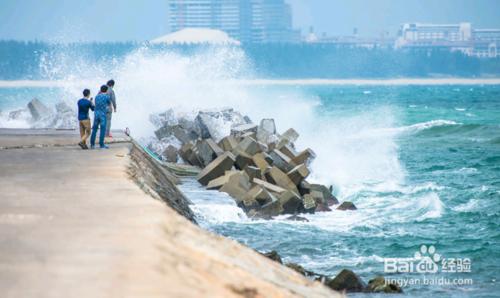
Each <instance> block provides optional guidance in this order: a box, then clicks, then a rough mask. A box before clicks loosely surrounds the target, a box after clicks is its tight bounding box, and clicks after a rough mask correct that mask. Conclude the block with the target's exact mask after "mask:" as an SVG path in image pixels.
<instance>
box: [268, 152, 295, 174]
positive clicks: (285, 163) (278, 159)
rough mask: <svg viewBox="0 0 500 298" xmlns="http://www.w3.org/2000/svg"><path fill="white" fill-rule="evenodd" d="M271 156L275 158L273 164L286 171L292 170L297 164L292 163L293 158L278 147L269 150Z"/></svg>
mask: <svg viewBox="0 0 500 298" xmlns="http://www.w3.org/2000/svg"><path fill="white" fill-rule="evenodd" d="M269 156H271V158H272V159H273V165H275V166H276V167H278V168H279V169H280V170H282V171H283V172H285V173H287V172H289V171H291V170H292V169H293V168H294V167H295V164H294V163H292V160H291V159H290V158H289V157H288V156H286V155H285V154H283V153H282V152H281V151H279V150H277V149H274V150H273V151H271V152H269Z"/></svg>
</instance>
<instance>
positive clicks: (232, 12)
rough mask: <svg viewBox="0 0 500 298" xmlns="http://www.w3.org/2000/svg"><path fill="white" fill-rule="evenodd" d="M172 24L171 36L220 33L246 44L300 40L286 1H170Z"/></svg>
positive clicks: (170, 19) (170, 21)
mask: <svg viewBox="0 0 500 298" xmlns="http://www.w3.org/2000/svg"><path fill="white" fill-rule="evenodd" d="M169 24H170V29H171V31H172V32H174V31H178V30H181V29H185V28H210V29H218V30H222V31H224V32H226V33H228V34H229V36H231V37H233V38H235V39H238V40H240V41H241V42H245V43H249V42H252V43H263V42H292V41H298V40H300V33H298V32H297V31H294V30H293V29H292V15H291V7H290V5H288V4H287V3H285V2H284V0H170V1H169Z"/></svg>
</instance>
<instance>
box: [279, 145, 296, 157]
mask: <svg viewBox="0 0 500 298" xmlns="http://www.w3.org/2000/svg"><path fill="white" fill-rule="evenodd" d="M279 150H280V151H281V152H282V153H283V154H285V155H286V156H288V158H290V159H291V160H293V159H294V158H296V157H297V154H298V153H297V152H296V151H295V149H293V148H292V146H290V145H285V146H283V147H281V148H280V149H279Z"/></svg>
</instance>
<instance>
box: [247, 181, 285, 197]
mask: <svg viewBox="0 0 500 298" xmlns="http://www.w3.org/2000/svg"><path fill="white" fill-rule="evenodd" d="M252 182H253V183H255V184H257V185H260V186H262V187H264V188H265V189H267V190H268V191H270V192H274V193H277V194H281V193H284V192H285V191H286V189H284V188H282V187H279V186H277V185H274V184H271V183H269V182H266V181H264V180H262V179H257V178H254V179H253V181H252Z"/></svg>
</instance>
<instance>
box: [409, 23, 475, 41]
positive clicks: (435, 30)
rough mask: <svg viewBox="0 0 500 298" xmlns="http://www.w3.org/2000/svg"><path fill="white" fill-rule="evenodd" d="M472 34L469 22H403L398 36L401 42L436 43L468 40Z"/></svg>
mask: <svg viewBox="0 0 500 298" xmlns="http://www.w3.org/2000/svg"><path fill="white" fill-rule="evenodd" d="M471 36H472V27H471V24H470V23H460V24H420V23H412V24H403V25H402V26H401V32H400V38H401V42H402V43H423V44H429V43H436V42H457V41H469V40H470V39H471Z"/></svg>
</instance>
